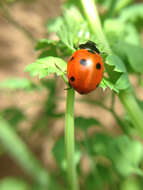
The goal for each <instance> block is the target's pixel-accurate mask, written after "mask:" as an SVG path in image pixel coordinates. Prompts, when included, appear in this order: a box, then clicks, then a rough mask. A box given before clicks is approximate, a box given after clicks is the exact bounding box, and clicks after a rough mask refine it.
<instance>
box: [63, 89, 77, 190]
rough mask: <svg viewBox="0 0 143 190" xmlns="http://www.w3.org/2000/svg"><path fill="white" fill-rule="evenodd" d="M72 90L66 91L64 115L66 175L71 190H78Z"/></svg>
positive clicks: (73, 94)
mask: <svg viewBox="0 0 143 190" xmlns="http://www.w3.org/2000/svg"><path fill="white" fill-rule="evenodd" d="M74 96H75V93H74V90H73V89H69V90H67V100H66V115H65V148H66V160H67V175H68V181H69V185H70V188H71V190H78V189H79V187H78V181H77V174H76V163H75V139H74Z"/></svg>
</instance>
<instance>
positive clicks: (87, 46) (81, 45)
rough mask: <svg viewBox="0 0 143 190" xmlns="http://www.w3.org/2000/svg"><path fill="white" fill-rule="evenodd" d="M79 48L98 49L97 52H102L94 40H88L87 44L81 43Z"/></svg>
mask: <svg viewBox="0 0 143 190" xmlns="http://www.w3.org/2000/svg"><path fill="white" fill-rule="evenodd" d="M79 48H80V49H90V50H93V51H96V52H97V53H100V51H99V49H98V48H97V46H96V43H95V42H92V41H90V40H88V41H87V42H86V43H85V44H80V45H79Z"/></svg>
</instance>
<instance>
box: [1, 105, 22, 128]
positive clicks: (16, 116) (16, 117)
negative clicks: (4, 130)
mask: <svg viewBox="0 0 143 190" xmlns="http://www.w3.org/2000/svg"><path fill="white" fill-rule="evenodd" d="M0 114H1V116H2V117H3V118H4V119H5V120H7V122H8V123H9V124H10V125H11V126H13V127H17V125H18V124H19V123H20V122H21V121H23V120H24V119H25V115H24V113H23V112H22V111H21V110H20V109H18V108H16V107H8V108H6V109H3V110H2V111H1V112H0Z"/></svg>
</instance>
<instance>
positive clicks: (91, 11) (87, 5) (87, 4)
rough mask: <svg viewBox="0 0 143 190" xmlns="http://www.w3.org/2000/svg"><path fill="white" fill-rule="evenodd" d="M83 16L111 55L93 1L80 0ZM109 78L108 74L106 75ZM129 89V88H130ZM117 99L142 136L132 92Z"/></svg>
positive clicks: (142, 115) (142, 119)
mask: <svg viewBox="0 0 143 190" xmlns="http://www.w3.org/2000/svg"><path fill="white" fill-rule="evenodd" d="M80 1H81V4H82V7H83V10H84V13H85V16H86V18H87V20H88V23H89V25H90V28H91V30H92V32H93V33H94V34H95V35H96V37H97V38H98V40H99V42H101V44H102V45H103V46H104V49H105V50H106V52H107V53H108V54H111V53H112V50H111V48H110V46H109V44H108V41H107V39H106V37H105V35H104V33H103V30H102V27H101V22H100V19H99V15H98V11H97V8H96V6H95V3H94V0H80ZM108 74H109V76H110V73H108ZM130 88H131V87H130ZM118 96H119V98H120V101H121V103H122V104H123V106H124V108H125V110H126V111H127V113H128V114H129V116H130V119H131V120H132V123H133V124H134V127H135V128H136V129H137V131H138V132H139V134H140V135H141V136H143V112H142V110H141V109H140V107H139V105H138V103H137V101H136V99H135V97H134V94H133V91H131V90H129V89H126V90H123V91H122V92H120V93H119V95H118Z"/></svg>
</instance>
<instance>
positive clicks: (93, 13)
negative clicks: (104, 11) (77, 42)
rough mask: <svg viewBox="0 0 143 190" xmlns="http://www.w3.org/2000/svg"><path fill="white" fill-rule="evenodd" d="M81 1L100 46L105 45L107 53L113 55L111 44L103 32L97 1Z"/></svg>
mask: <svg viewBox="0 0 143 190" xmlns="http://www.w3.org/2000/svg"><path fill="white" fill-rule="evenodd" d="M80 1H81V5H82V8H83V11H84V13H85V16H86V18H87V20H88V23H89V27H90V29H91V31H92V32H93V33H94V34H95V36H96V38H97V39H98V42H99V44H103V45H104V49H105V50H106V52H107V53H111V49H110V47H109V44H108V42H107V40H106V37H105V35H104V34H103V31H102V27H101V22H100V18H99V16H98V11H97V8H96V6H95V3H94V2H95V1H94V0H80Z"/></svg>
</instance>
